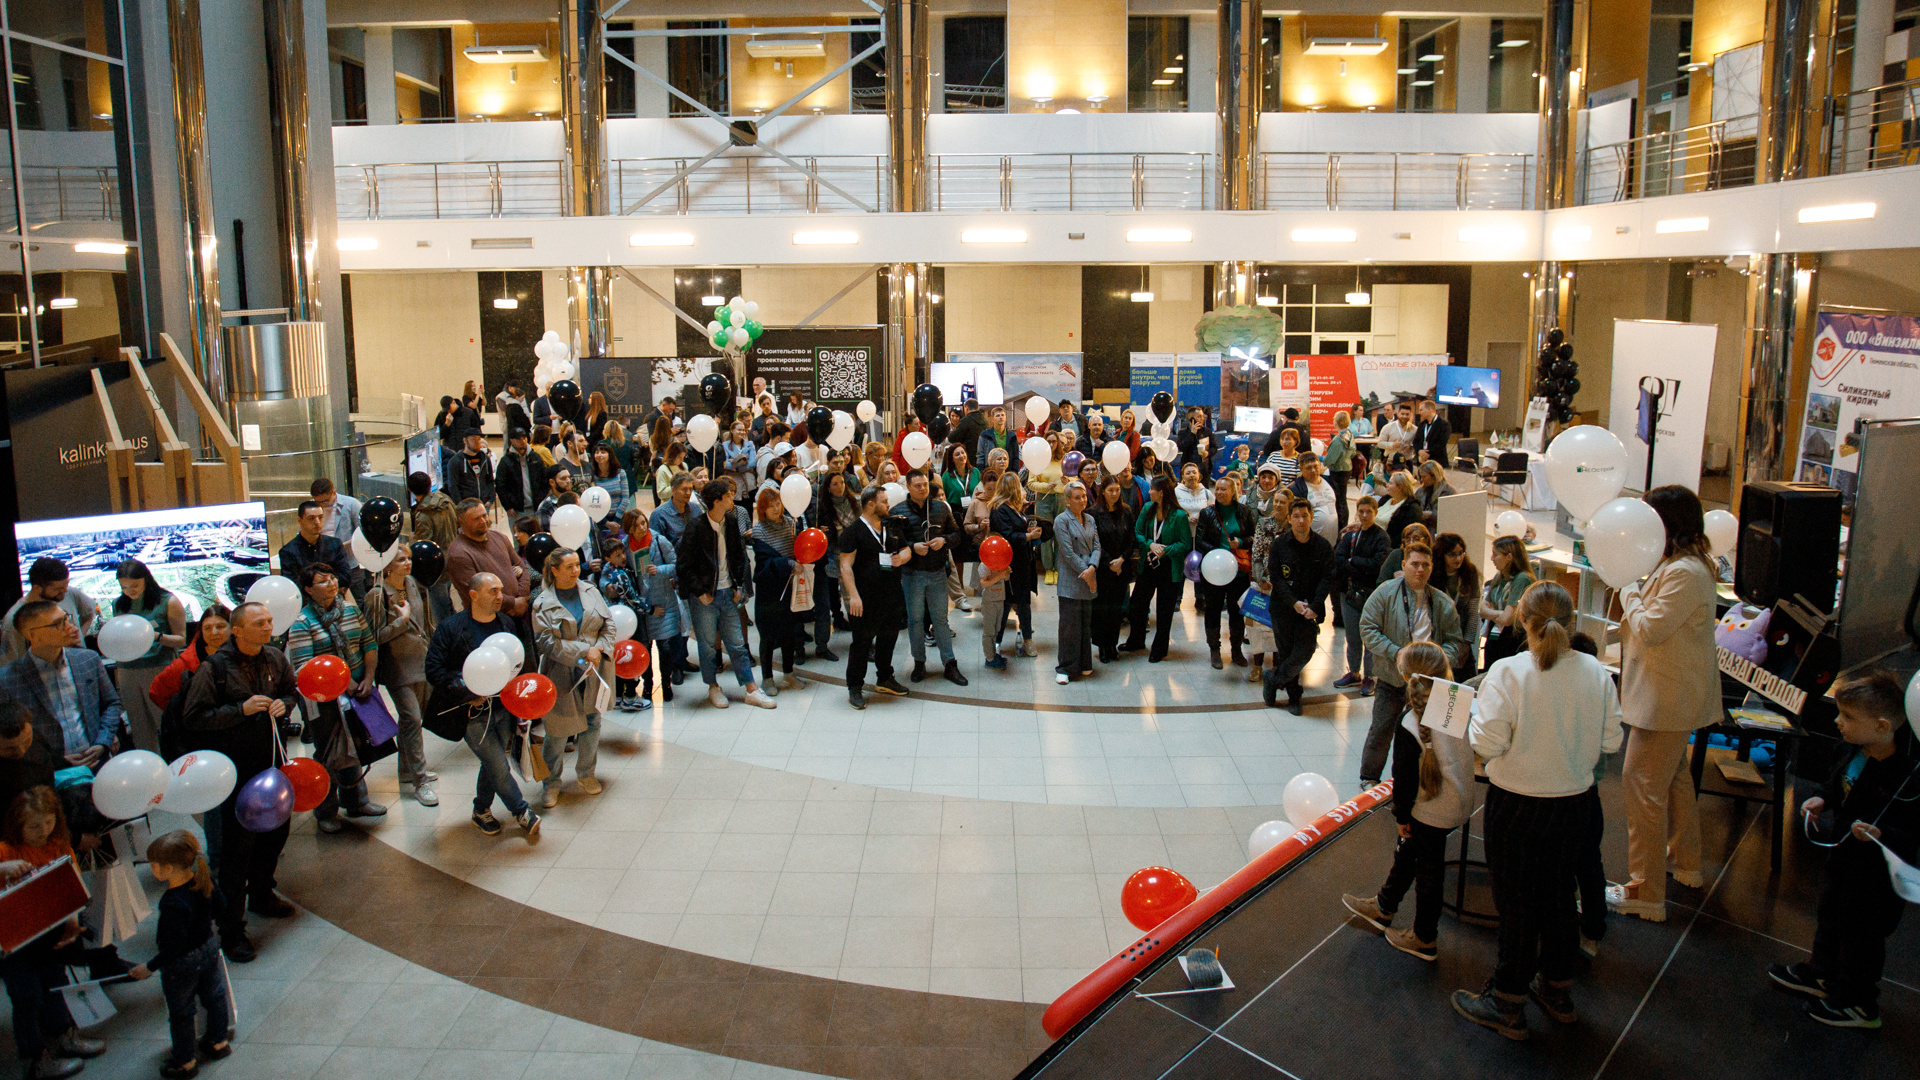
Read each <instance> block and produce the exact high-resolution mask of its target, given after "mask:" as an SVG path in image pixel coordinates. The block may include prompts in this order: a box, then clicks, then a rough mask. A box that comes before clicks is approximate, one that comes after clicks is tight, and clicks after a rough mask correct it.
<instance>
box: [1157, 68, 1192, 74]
mask: <svg viewBox="0 0 1920 1080" xmlns="http://www.w3.org/2000/svg"><path fill="white" fill-rule="evenodd" d="M1160 70H1161V71H1163V72H1165V73H1166V74H1168V75H1181V74H1184V73H1185V72H1186V70H1187V69H1186V68H1183V67H1170V68H1161V69H1160Z"/></svg>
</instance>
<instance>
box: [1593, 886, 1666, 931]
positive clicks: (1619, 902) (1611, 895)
mask: <svg viewBox="0 0 1920 1080" xmlns="http://www.w3.org/2000/svg"><path fill="white" fill-rule="evenodd" d="M1607 906H1608V907H1610V908H1612V909H1613V910H1615V911H1617V912H1619V913H1620V914H1622V915H1638V916H1639V917H1641V918H1643V919H1645V920H1647V921H1648V922H1666V921H1667V905H1665V904H1656V903H1654V902H1653V901H1651V900H1640V899H1637V898H1635V897H1632V896H1628V895H1627V887H1626V886H1625V885H1609V886H1607Z"/></svg>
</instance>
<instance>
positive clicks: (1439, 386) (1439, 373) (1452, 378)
mask: <svg viewBox="0 0 1920 1080" xmlns="http://www.w3.org/2000/svg"><path fill="white" fill-rule="evenodd" d="M1433 370H1434V375H1435V376H1436V379H1437V381H1436V383H1435V385H1434V389H1433V395H1434V398H1435V399H1436V400H1438V401H1439V402H1440V404H1442V405H1471V406H1472V407H1474V408H1476V409H1492V408H1497V407H1498V406H1499V404H1500V369H1499V368H1490V367H1455V366H1453V365H1451V364H1442V365H1440V366H1439V367H1437V368H1435V369H1433Z"/></svg>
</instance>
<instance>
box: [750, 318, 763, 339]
mask: <svg viewBox="0 0 1920 1080" xmlns="http://www.w3.org/2000/svg"><path fill="white" fill-rule="evenodd" d="M766 332H767V328H766V327H764V326H761V325H760V320H758V319H748V320H747V336H748V337H750V338H752V339H753V340H755V341H759V340H760V335H761V334H764V333H766Z"/></svg>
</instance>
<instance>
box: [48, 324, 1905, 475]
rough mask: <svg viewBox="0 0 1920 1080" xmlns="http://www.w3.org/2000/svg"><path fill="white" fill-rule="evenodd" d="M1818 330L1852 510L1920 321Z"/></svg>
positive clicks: (1833, 469)
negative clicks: (1868, 441) (1864, 442)
mask: <svg viewBox="0 0 1920 1080" xmlns="http://www.w3.org/2000/svg"><path fill="white" fill-rule="evenodd" d="M1814 326H1815V332H1814V338H1813V364H1812V370H1811V372H1810V374H1809V375H1808V379H1807V412H1806V417H1805V422H1804V423H1802V424H1801V426H1800V448H1799V449H1800V466H1799V468H1798V469H1797V470H1795V472H1794V478H1795V479H1797V480H1801V481H1804V482H1807V483H1814V484H1826V485H1827V486H1829V487H1833V488H1838V489H1839V490H1840V493H1841V496H1842V497H1843V499H1844V500H1845V501H1846V503H1847V504H1849V505H1851V504H1852V502H1853V496H1854V492H1855V491H1856V490H1857V489H1858V488H1859V480H1860V430H1861V427H1862V425H1864V424H1865V423H1866V422H1868V421H1871V420H1886V419H1894V418H1897V417H1903V416H1917V415H1920V316H1916V315H1903V314H1898V313H1893V312H1888V313H1885V314H1869V313H1864V312H1849V311H1822V312H1820V314H1819V315H1818V317H1816V319H1815V320H1814ZM15 445H18V436H16V437H15Z"/></svg>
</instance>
